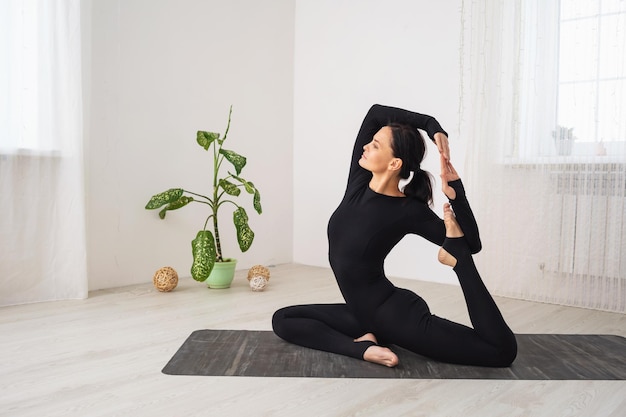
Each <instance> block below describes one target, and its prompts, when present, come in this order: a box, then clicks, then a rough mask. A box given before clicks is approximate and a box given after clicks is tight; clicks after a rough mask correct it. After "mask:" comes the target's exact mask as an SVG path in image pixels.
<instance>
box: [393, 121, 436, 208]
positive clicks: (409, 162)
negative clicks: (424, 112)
mask: <svg viewBox="0 0 626 417" xmlns="http://www.w3.org/2000/svg"><path fill="white" fill-rule="evenodd" d="M387 126H389V127H390V128H391V133H392V137H393V139H392V141H391V150H392V151H393V155H394V157H396V158H400V159H401V160H402V168H400V178H402V179H405V180H406V179H408V178H409V176H410V175H411V171H413V178H412V179H411V181H410V182H409V183H408V184H406V186H405V187H404V191H403V192H404V194H405V195H406V196H408V197H414V198H417V199H418V200H420V201H422V202H424V203H426V204H431V203H432V201H433V185H432V182H431V178H430V177H431V176H430V173H428V172H427V171H424V170H422V169H421V167H420V165H421V163H422V160H423V159H424V156H425V155H426V142H424V138H423V137H422V135H421V134H420V133H419V132H418V131H417V129H414V128H412V127H411V126H408V125H404V124H399V123H390V124H388V125H387Z"/></svg>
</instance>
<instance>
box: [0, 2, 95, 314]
mask: <svg viewBox="0 0 626 417" xmlns="http://www.w3.org/2000/svg"><path fill="white" fill-rule="evenodd" d="M0 8H1V9H0V33H1V36H0V93H1V94H0V207H1V209H2V212H1V215H0V305H11V304H20V303H29V302H37V301H47V300H59V299H74V298H85V297H86V296H87V276H86V252H85V212H84V189H83V166H82V164H83V159H82V102H81V94H82V92H81V53H80V45H81V44H80V1H79V0H40V1H38V0H17V1H16V0H2V1H1V2H0Z"/></svg>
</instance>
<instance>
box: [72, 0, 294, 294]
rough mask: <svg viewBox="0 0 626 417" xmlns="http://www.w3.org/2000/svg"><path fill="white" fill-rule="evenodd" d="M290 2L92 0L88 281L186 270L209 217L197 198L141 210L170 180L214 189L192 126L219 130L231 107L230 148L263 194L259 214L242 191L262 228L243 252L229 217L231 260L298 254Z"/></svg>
mask: <svg viewBox="0 0 626 417" xmlns="http://www.w3.org/2000/svg"><path fill="white" fill-rule="evenodd" d="M294 7H295V6H294V4H293V2H292V1H289V0H265V1H263V2H257V1H249V0H227V1H225V0H224V1H219V0H175V1H174V0H117V1H112V0H90V1H85V2H84V8H85V10H84V11H83V13H84V14H87V15H88V17H89V18H90V19H89V18H88V19H85V22H86V24H87V25H88V26H89V27H87V28H85V29H84V30H85V32H87V35H86V36H85V39H86V40H87V42H89V46H90V47H89V48H88V47H85V48H84V49H85V50H86V53H85V60H86V64H85V68H86V69H89V68H90V71H91V73H90V74H87V75H86V78H85V85H86V88H85V99H86V103H85V106H86V113H85V120H86V156H85V162H86V169H87V179H86V180H87V209H88V219H87V220H88V230H87V233H88V262H89V288H90V290H94V289H99V288H108V287H115V286H122V285H128V284H134V283H141V282H147V281H150V280H151V279H152V274H153V273H154V271H155V270H156V269H158V268H159V267H161V266H165V265H171V266H173V267H174V268H176V269H177V270H178V272H179V274H180V275H181V276H189V275H190V273H189V267H190V266H191V261H192V256H191V245H190V242H191V240H192V239H193V238H194V237H195V234H196V232H197V231H198V230H199V229H201V228H202V225H203V223H204V218H205V217H206V212H204V211H203V210H201V209H202V207H200V205H196V206H197V207H191V206H190V207H186V208H185V209H183V210H181V211H178V212H172V213H170V214H168V216H167V219H166V220H165V221H162V220H159V219H158V217H157V213H156V212H149V211H147V210H144V206H145V204H146V202H147V201H148V199H149V198H150V196H151V195H153V194H155V193H157V192H160V191H163V190H165V189H168V188H170V187H183V188H186V189H190V190H192V191H196V192H199V193H204V192H208V190H209V188H208V185H207V184H208V182H209V181H210V172H209V167H210V164H209V163H208V156H209V155H208V153H206V152H205V151H203V150H202V149H201V148H200V147H199V146H198V145H197V144H196V143H195V135H196V131H197V130H211V131H219V132H223V130H224V128H225V127H226V122H227V116H228V107H229V106H230V105H231V104H233V106H234V110H233V120H232V126H231V130H230V133H229V139H228V141H227V144H228V146H227V147H228V148H231V149H233V150H235V151H237V152H239V153H241V154H243V155H244V156H247V157H248V165H247V166H246V168H245V169H244V171H243V173H242V176H243V177H244V178H247V179H248V180H251V181H253V182H254V183H255V185H256V186H257V187H258V188H259V189H260V191H261V197H262V204H263V208H264V213H263V214H262V215H261V216H258V215H257V214H256V213H255V212H254V210H252V206H251V199H245V200H242V201H244V202H245V205H246V207H247V208H248V212H249V216H250V224H251V227H252V228H253V230H255V232H256V239H255V242H254V244H253V245H252V248H251V249H250V250H249V251H248V252H246V253H245V254H241V253H240V252H239V249H238V247H237V245H236V242H235V239H234V233H231V227H232V221H231V214H230V212H229V211H228V212H225V213H224V214H225V215H224V216H223V217H222V219H221V222H222V225H223V226H222V234H223V236H222V237H223V240H225V243H226V250H225V251H226V255H227V256H234V257H237V258H238V259H239V261H240V262H239V265H238V268H239V269H242V268H248V267H250V266H251V265H253V264H256V263H260V264H265V265H268V264H273V263H282V262H290V261H291V260H292V236H293V232H292V230H293V228H292V213H293V207H292V200H293V199H292V190H293V181H292V175H291V172H292V165H293V162H292V161H293V160H292V134H293V50H294V48H293V42H294V13H295V12H294ZM89 13H90V14H89ZM89 20H91V21H90V22H89ZM87 72H89V70H88V71H87ZM246 196H247V195H246ZM244 198H245V197H244Z"/></svg>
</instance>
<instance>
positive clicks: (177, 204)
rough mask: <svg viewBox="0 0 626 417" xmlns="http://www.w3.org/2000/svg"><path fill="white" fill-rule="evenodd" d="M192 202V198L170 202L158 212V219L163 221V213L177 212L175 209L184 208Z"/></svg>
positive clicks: (183, 197) (182, 198)
mask: <svg viewBox="0 0 626 417" xmlns="http://www.w3.org/2000/svg"><path fill="white" fill-rule="evenodd" d="M192 201H193V197H187V196H182V197H181V198H179V199H178V200H176V201H172V202H171V203H169V204H168V205H167V206H165V207H163V210H161V211H160V212H159V217H160V218H161V219H164V218H165V213H166V212H167V211H168V210H177V209H179V208H181V207H185V206H186V205H187V204H189V203H191V202H192Z"/></svg>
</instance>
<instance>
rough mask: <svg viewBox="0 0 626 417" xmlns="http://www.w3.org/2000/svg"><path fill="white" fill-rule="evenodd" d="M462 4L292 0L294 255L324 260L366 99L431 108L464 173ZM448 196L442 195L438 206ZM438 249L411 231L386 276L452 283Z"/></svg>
mask: <svg viewBox="0 0 626 417" xmlns="http://www.w3.org/2000/svg"><path fill="white" fill-rule="evenodd" d="M460 12H461V1H460V0H455V1H444V2H433V1H427V0H419V1H416V0H389V1H385V2H382V1H377V0H365V1H356V0H354V1H349V0H343V1H337V0H317V1H307V0H300V1H297V2H296V24H295V27H296V31H295V46H296V53H295V87H294V88H295V96H294V132H295V134H294V138H295V143H294V155H295V158H294V160H295V166H294V185H295V188H294V213H295V226H294V261H295V262H299V263H304V264H310V265H319V266H328V261H327V248H328V246H327V240H326V225H327V222H328V218H329V217H330V215H331V214H332V212H333V210H334V209H335V208H336V206H337V205H338V204H339V202H340V200H341V197H342V195H343V191H344V188H345V183H346V179H347V172H348V164H349V158H350V153H351V150H352V145H353V141H354V138H355V136H356V133H357V131H358V129H359V126H360V124H361V121H362V119H363V116H364V115H365V113H366V112H367V110H368V109H369V107H370V105H372V104H374V103H380V104H387V105H392V106H397V107H404V108H407V109H410V110H414V111H417V112H420V113H426V114H430V115H433V116H435V117H436V118H437V119H438V120H439V122H440V123H441V124H442V126H443V127H444V129H446V130H447V131H448V133H449V134H450V142H451V148H452V161H453V162H454V163H455V165H456V166H457V169H458V170H459V171H460V172H461V174H462V171H463V161H464V151H463V148H464V147H463V146H462V144H461V143H459V141H458V140H457V137H458V124H459V120H458V109H459V88H460V86H459V80H460V73H461V72H460V62H459V49H460V31H461V19H460ZM437 155H438V154H437V150H436V147H434V145H433V146H431V147H430V149H429V157H427V160H428V162H427V163H426V164H425V167H426V169H428V170H430V171H431V172H432V173H433V174H435V177H436V179H437V180H439V178H438V172H437V164H438V158H437ZM436 187H437V190H439V189H440V182H439V181H438V182H437V186H436ZM437 197H439V196H438V194H437ZM443 201H444V200H443V199H442V198H440V197H439V198H437V199H436V201H435V206H434V209H435V211H436V212H437V213H441V211H442V210H441V206H442V204H443ZM436 253H437V248H436V247H434V246H433V245H431V244H429V243H426V242H425V241H424V240H422V239H420V238H417V237H415V236H409V237H407V238H405V239H404V240H403V241H402V242H401V243H400V245H399V246H398V247H396V249H394V251H393V252H392V254H391V255H390V256H389V258H388V260H387V264H386V270H387V274H388V275H389V276H399V277H407V278H419V279H425V280H434V281H440V282H456V278H455V277H454V276H453V274H452V273H451V271H450V270H449V268H445V267H443V266H441V265H439V264H438V263H437V261H436Z"/></svg>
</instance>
